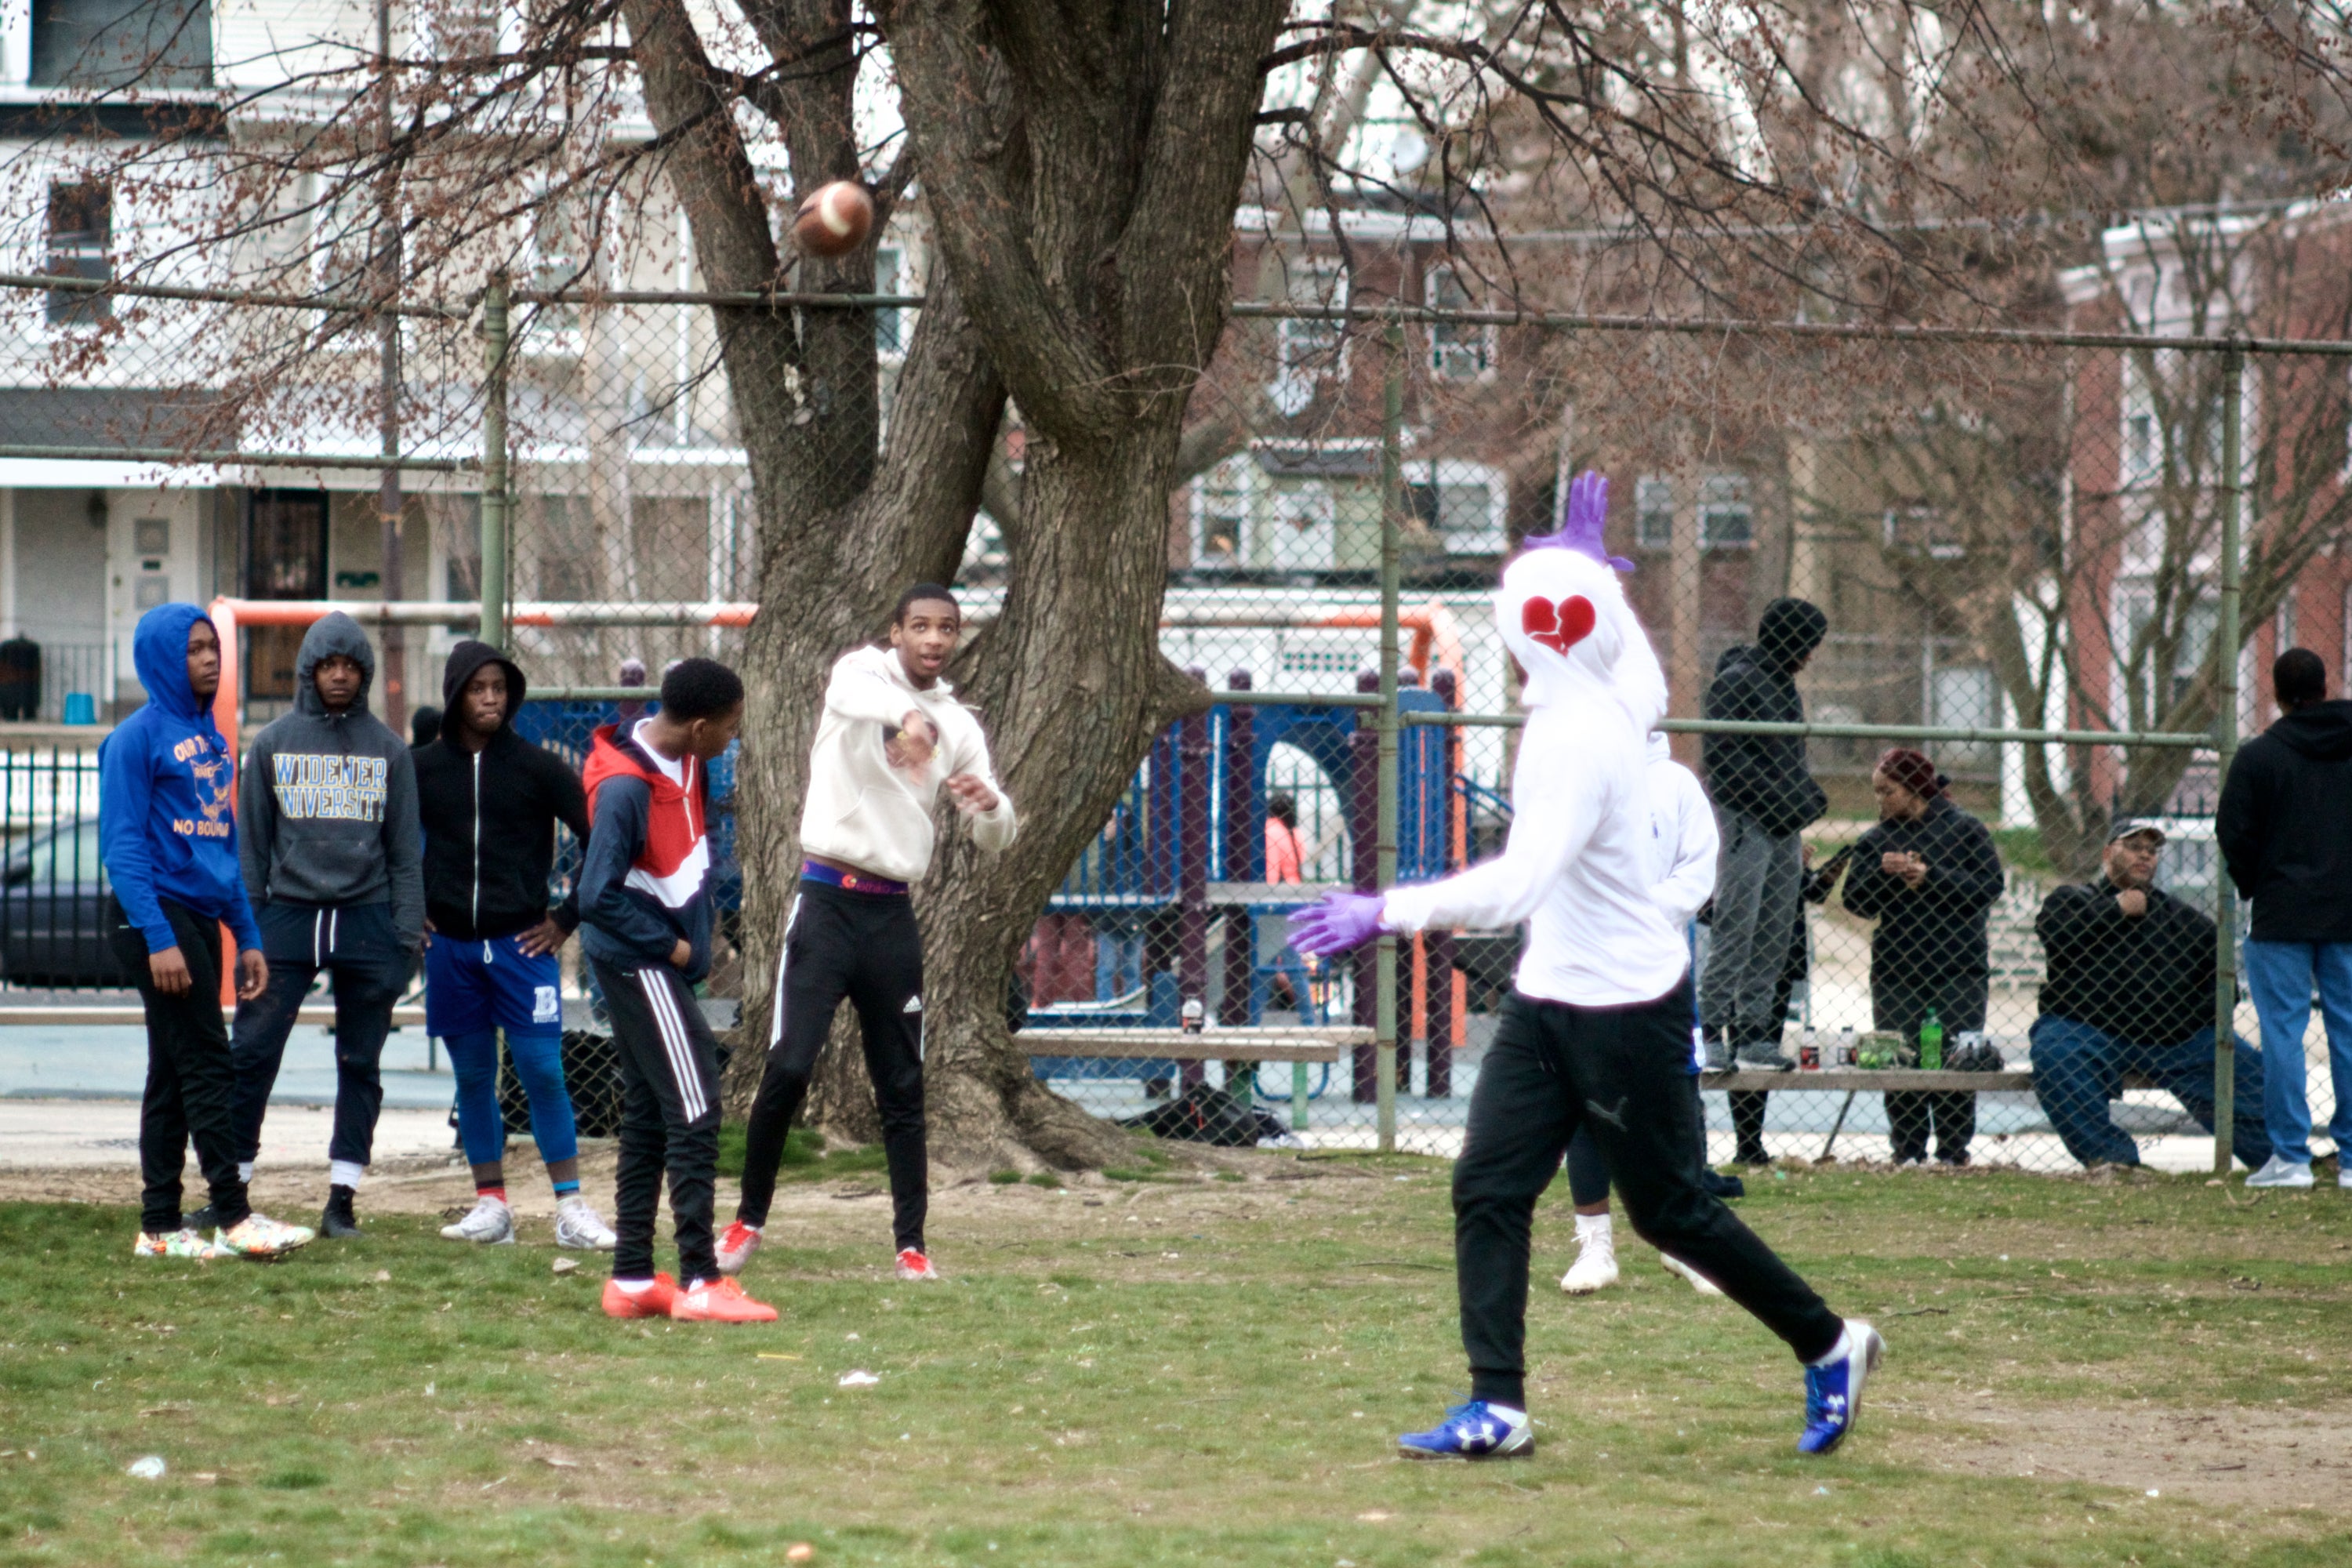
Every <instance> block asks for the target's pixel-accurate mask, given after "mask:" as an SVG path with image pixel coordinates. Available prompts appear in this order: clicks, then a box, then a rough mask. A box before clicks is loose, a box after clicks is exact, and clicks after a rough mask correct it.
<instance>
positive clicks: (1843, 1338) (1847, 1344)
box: [1805, 1324, 1853, 1366]
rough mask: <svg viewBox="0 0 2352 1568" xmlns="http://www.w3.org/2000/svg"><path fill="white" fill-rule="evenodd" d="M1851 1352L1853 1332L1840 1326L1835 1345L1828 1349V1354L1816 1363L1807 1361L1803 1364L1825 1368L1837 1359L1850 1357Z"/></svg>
mask: <svg viewBox="0 0 2352 1568" xmlns="http://www.w3.org/2000/svg"><path fill="white" fill-rule="evenodd" d="M1852 1353H1853V1330H1852V1329H1849V1328H1846V1327H1845V1326H1843V1324H1841V1325H1840V1326H1839V1328H1838V1337H1837V1343H1835V1344H1833V1345H1832V1346H1831V1347H1830V1348H1829V1352H1828V1353H1827V1354H1826V1355H1823V1356H1822V1357H1821V1358H1820V1359H1819V1360H1816V1361H1809V1362H1807V1363H1805V1364H1806V1365H1807V1366H1827V1365H1829V1364H1830V1363H1832V1362H1833V1361H1835V1360H1837V1359H1838V1357H1840V1356H1843V1355H1850V1354H1852Z"/></svg>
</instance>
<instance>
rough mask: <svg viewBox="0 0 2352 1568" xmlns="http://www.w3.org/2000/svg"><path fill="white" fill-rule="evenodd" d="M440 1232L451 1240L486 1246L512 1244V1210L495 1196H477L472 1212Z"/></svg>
mask: <svg viewBox="0 0 2352 1568" xmlns="http://www.w3.org/2000/svg"><path fill="white" fill-rule="evenodd" d="M441 1234H442V1235H443V1236H444V1237H446V1238H448V1239H449V1240H451V1241H475V1242H480V1243H481V1244H482V1245H484V1246H486V1247H512V1246H513V1245H514V1238H515V1233H514V1210H512V1209H510V1208H509V1207H507V1205H505V1204H504V1203H502V1202H501V1201H499V1199H497V1198H477V1199H475V1200H474V1208H473V1212H472V1213H470V1214H468V1215H467V1216H466V1217H465V1218H463V1219H461V1220H459V1221H458V1222H457V1224H456V1225H445V1226H442V1227H441Z"/></svg>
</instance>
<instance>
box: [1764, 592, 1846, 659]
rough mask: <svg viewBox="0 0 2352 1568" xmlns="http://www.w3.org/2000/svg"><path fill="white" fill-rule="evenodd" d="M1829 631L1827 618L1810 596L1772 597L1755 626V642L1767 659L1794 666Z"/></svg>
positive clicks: (1806, 655)
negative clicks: (1799, 597) (1807, 597)
mask: <svg viewBox="0 0 2352 1568" xmlns="http://www.w3.org/2000/svg"><path fill="white" fill-rule="evenodd" d="M1829 634H1830V618H1829V617H1828V616H1825V615H1823V614H1822V607H1821V606H1820V605H1816V604H1814V603H1812V602H1811V600H1809V599H1775V600H1773V601H1772V602H1771V603H1770V604H1769V605H1765V606H1764V618H1763V619H1762V620H1761V621H1759V622H1758V623H1757V626H1756V646H1757V647H1759V648H1760V649H1762V650H1763V654H1764V658H1765V659H1766V661H1767V662H1769V663H1770V664H1774V665H1777V666H1778V667H1780V668H1782V669H1791V670H1792V669H1795V668H1797V667H1798V666H1799V665H1801V664H1802V663H1804V662H1805V660H1806V659H1807V658H1811V655H1812V651H1813V650H1814V649H1815V648H1817V647H1821V646H1822V638H1823V637H1827V636H1829Z"/></svg>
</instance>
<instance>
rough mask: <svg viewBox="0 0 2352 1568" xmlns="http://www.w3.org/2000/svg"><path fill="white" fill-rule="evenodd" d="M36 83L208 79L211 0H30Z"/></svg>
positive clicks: (111, 84) (150, 85)
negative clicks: (31, 1)
mask: <svg viewBox="0 0 2352 1568" xmlns="http://www.w3.org/2000/svg"><path fill="white" fill-rule="evenodd" d="M32 10H33V48H32V60H31V67H32V68H31V71H30V78H31V83H32V85H33V86H35V87H79V88H94V89H118V88H125V87H131V86H133V85H136V86H138V87H141V88H142V89H170V88H202V87H210V86H211V85H212V84H213V11H212V5H211V3H210V0H33V7H32Z"/></svg>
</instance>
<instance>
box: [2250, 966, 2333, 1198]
mask: <svg viewBox="0 0 2352 1568" xmlns="http://www.w3.org/2000/svg"><path fill="white" fill-rule="evenodd" d="M2245 952H2246V989H2248V990H2249V991H2252V993H2253V994H2254V1016H2256V1017H2257V1018H2259V1019H2261V1020H2262V1026H2263V1122H2264V1124H2265V1125H2266V1126H2267V1128H2268V1129H2269V1131H2270V1135H2271V1150H2272V1152H2273V1153H2275V1154H2277V1156H2278V1157H2279V1158H2280V1159H2282V1160H2285V1161H2288V1162H2290V1163H2294V1164H2298V1165H2307V1164H2309V1163H2311V1100H2310V1097H2309V1093H2308V1089H2307V1085H2306V1083H2305V1077H2306V1073H2307V1068H2305V1063H2304V1059H2303V1036H2304V1031H2305V1029H2307V1028H2309V1027H2310V1026H2311V993H2312V990H2313V988H2314V986H2316V987H2317V988H2318V991H2319V1011H2320V1016H2322V1017H2324V1018H2326V1020H2327V1070H2328V1077H2329V1078H2330V1079H2333V1080H2334V1081H2335V1084H2336V1114H2335V1115H2334V1116H2333V1117H2331V1118H2329V1119H2328V1124H2327V1131H2328V1134H2329V1136H2331V1137H2333V1138H2334V1139H2335V1140H2336V1158H2337V1160H2339V1161H2340V1160H2342V1159H2343V1158H2344V1152H2345V1150H2346V1149H2347V1147H2352V942H2247V943H2246V948H2245Z"/></svg>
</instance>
